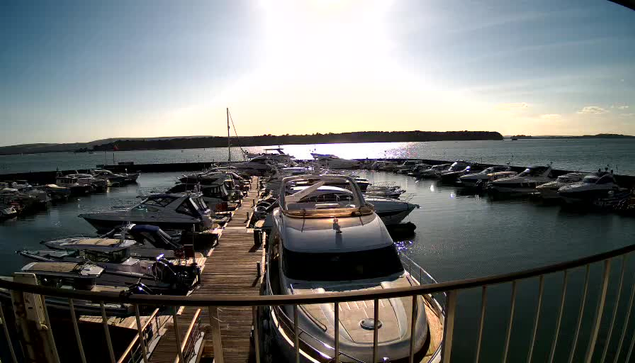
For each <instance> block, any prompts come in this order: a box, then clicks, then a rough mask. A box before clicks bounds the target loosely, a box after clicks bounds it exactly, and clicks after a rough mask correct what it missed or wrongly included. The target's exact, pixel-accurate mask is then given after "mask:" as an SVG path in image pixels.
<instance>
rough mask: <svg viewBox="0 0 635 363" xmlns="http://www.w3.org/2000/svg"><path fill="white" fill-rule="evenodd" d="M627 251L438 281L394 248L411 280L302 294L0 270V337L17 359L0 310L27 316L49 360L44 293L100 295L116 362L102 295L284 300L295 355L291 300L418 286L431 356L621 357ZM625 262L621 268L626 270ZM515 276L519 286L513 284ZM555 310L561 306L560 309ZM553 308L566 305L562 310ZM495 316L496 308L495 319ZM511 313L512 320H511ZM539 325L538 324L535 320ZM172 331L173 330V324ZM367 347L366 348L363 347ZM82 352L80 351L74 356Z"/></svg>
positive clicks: (625, 344) (368, 295) (214, 307)
mask: <svg viewBox="0 0 635 363" xmlns="http://www.w3.org/2000/svg"><path fill="white" fill-rule="evenodd" d="M634 251H635V245H630V246H626V247H622V248H618V249H615V250H612V251H609V252H604V253H600V254H596V255H593V256H589V257H583V258H578V259H575V260H571V261H567V262H560V263H555V264H550V265H548V266H543V267H538V268H531V269H526V270H522V271H517V272H512V273H505V274H499V275H495V276H489V277H480V278H470V279H463V280H456V281H447V282H436V281H434V279H433V278H432V277H431V276H429V275H428V274H427V273H425V271H421V269H420V268H419V267H418V266H417V265H416V264H415V263H414V262H412V261H411V259H409V258H404V257H406V256H402V260H403V261H405V262H406V263H405V268H406V270H407V271H409V272H410V273H411V274H412V275H413V276H414V277H415V278H418V279H419V281H420V282H421V284H419V285H416V286H411V287H403V288H390V289H377V290H362V291H348V292H339V293H331V292H328V293H320V294H308V295H304V294H302V295H262V296H256V297H254V296H247V295H245V296H242V295H241V296H235V295H231V296H230V295H213V296H197V295H196V294H194V295H191V296H187V297H183V296H165V295H163V296H152V295H134V294H133V295H121V294H117V293H106V292H103V293H95V292H90V291H80V290H70V289H58V288H54V287H50V286H41V285H34V284H28V283H21V282H15V281H11V280H4V279H0V289H2V290H4V293H3V295H4V296H7V294H6V292H7V290H8V291H9V292H10V293H11V294H9V295H10V296H11V299H12V303H8V302H7V301H8V300H7V299H6V298H5V300H3V301H2V304H1V305H0V319H1V321H2V325H3V328H2V330H3V331H4V338H5V341H6V342H8V346H9V347H11V349H10V353H11V356H12V359H13V361H15V362H17V361H18V359H17V356H18V355H20V357H21V358H22V356H23V355H24V356H25V357H24V358H26V360H29V359H30V360H34V359H33V357H32V356H29V354H30V355H33V354H36V353H37V352H38V351H35V350H33V349H30V348H33V347H32V346H27V349H23V351H24V352H25V353H22V350H20V349H19V347H20V346H21V344H19V343H18V342H16V337H17V336H18V333H17V331H19V330H18V329H14V328H15V327H13V326H10V325H8V324H7V323H6V322H7V320H6V319H5V317H6V316H7V313H8V314H14V316H15V319H16V320H17V321H18V322H21V323H24V322H25V321H27V323H28V324H27V323H24V324H23V325H21V326H27V325H28V326H40V327H41V328H42V329H36V330H34V331H37V334H40V335H39V336H41V337H48V339H49V341H50V342H52V344H50V346H52V347H55V349H49V350H47V351H46V352H45V353H42V354H45V355H46V358H47V359H44V360H42V359H40V360H41V361H47V362H59V361H60V360H59V355H58V350H57V345H56V344H55V340H54V336H53V332H54V331H56V329H60V328H59V327H56V326H55V325H54V324H53V325H51V322H50V320H49V318H48V309H49V308H48V307H47V300H48V297H56V298H57V300H59V299H60V298H62V299H63V298H65V299H68V301H69V307H70V310H71V311H73V309H74V308H73V306H74V305H73V304H72V302H73V301H75V302H79V301H87V300H88V301H93V302H96V303H100V304H101V306H102V319H103V322H104V324H103V325H104V331H105V333H106V334H105V339H104V341H103V342H102V343H103V344H104V346H105V347H107V348H108V351H109V352H110V356H111V357H112V362H116V359H115V355H114V353H113V346H112V341H111V339H110V332H109V329H108V324H107V321H108V317H107V315H106V309H105V308H104V303H117V304H129V305H130V306H132V307H133V308H134V310H135V311H138V309H139V307H141V306H143V307H147V306H156V307H162V308H166V307H167V308H172V309H173V311H175V310H176V309H178V307H181V306H190V307H198V308H207V309H209V310H210V311H218V310H219V308H224V307H245V308H247V307H251V309H252V310H255V309H257V307H276V306H282V305H287V306H293V307H294V308H293V309H294V311H295V312H294V314H293V315H294V316H293V317H291V319H290V320H288V321H289V322H293V323H292V328H291V331H292V332H293V333H292V334H291V336H290V337H289V339H290V340H291V341H292V344H290V349H292V350H295V354H296V357H298V358H299V357H300V349H301V348H302V345H301V344H300V329H299V323H298V316H297V315H298V314H297V312H298V310H299V308H300V305H311V304H333V306H334V308H335V309H334V310H333V311H334V312H335V317H334V321H336V322H339V321H340V320H339V309H338V306H340V305H341V304H344V303H349V302H354V301H360V302H361V301H372V302H373V304H374V306H379V305H378V304H379V301H380V300H383V299H392V298H405V297H411V298H412V299H413V301H416V300H417V299H418V298H419V297H420V296H423V295H429V294H433V295H434V294H437V295H438V294H443V293H445V294H446V299H445V301H444V302H443V304H442V305H443V309H444V311H445V314H444V318H443V319H444V320H443V322H442V325H443V331H442V334H443V338H442V348H441V349H442V353H441V358H442V359H443V361H450V360H451V359H452V357H453V354H454V355H457V354H458V356H459V357H460V358H457V359H459V360H461V361H463V360H465V359H466V358H465V355H466V354H467V353H466V352H465V350H466V349H465V348H466V344H469V349H467V350H471V349H473V351H474V355H472V356H470V357H469V358H468V360H473V361H475V362H478V361H479V360H491V355H490V356H489V357H488V356H487V354H482V350H485V349H486V350H488V351H489V350H491V349H493V348H492V347H493V346H495V347H496V348H497V349H498V348H500V351H501V352H502V354H501V355H497V357H498V358H500V357H501V356H502V360H503V361H518V360H523V361H528V362H531V361H532V358H533V360H534V361H538V360H540V361H543V360H542V359H541V358H544V361H554V357H556V356H557V357H560V358H562V357H563V356H564V355H566V356H568V357H569V359H568V360H567V359H566V357H564V358H565V359H557V360H558V361H561V360H563V361H568V362H573V361H576V362H577V361H582V362H592V361H607V360H610V361H615V362H628V361H630V360H631V356H632V352H633V348H634V346H635V334H634V333H635V323H633V321H632V320H633V319H632V316H631V315H632V309H633V301H634V298H635V288H634V287H635V284H634V281H635V278H634V277H633V276H635V274H634V273H633V270H635V262H634V259H633V258H632V254H633V252H634ZM627 270H628V277H626V276H627V274H626V272H627ZM554 281H555V282H556V285H555V286H554V285H553V284H552V283H553V282H554ZM500 286H504V287H505V288H506V289H507V290H506V291H508V292H507V293H504V294H503V295H502V296H503V298H504V300H507V299H509V300H507V301H509V304H508V305H506V306H503V305H505V304H500V300H498V301H497V303H496V309H490V310H489V311H488V309H487V307H488V304H487V299H488V296H492V295H493V296H497V297H499V298H500V296H501V295H500V293H501V290H500V289H499V287H500ZM519 286H521V287H522V288H519ZM577 286H579V287H581V288H580V289H579V290H580V291H581V294H580V295H579V297H577V298H576V299H574V301H571V295H572V293H573V292H577V290H578V289H577V288H576V287H577ZM609 286H610V288H609ZM474 293H478V296H479V298H478V299H475V300H474V303H473V304H472V306H471V307H473V308H474V309H476V310H477V311H479V312H480V313H479V314H478V318H477V319H476V321H474V320H472V322H473V323H475V324H476V325H477V328H476V329H472V328H473V327H472V326H471V325H469V322H466V320H469V319H456V316H457V302H458V301H461V302H462V304H463V303H465V302H466V301H467V302H470V300H469V299H467V298H468V297H469V296H470V295H471V296H474ZM505 294H509V295H505ZM43 297H47V298H43ZM459 297H461V299H459ZM517 297H518V298H517ZM529 297H531V298H529ZM463 299H465V300H463ZM479 301H480V304H479ZM25 304H33V305H29V306H33V307H34V308H36V309H42V310H43V311H42V313H41V314H39V315H37V314H36V315H37V316H36V318H37V319H36V320H33V317H34V316H33V314H31V313H29V311H28V310H27V309H24V305H25ZM414 305H415V304H413V306H414ZM479 305H480V306H479ZM38 306H39V307H38ZM490 306H491V304H490ZM569 310H571V311H569ZM565 311H566V312H567V313H566V314H565ZM374 314H375V316H374V321H375V325H374V328H373V329H372V330H371V331H372V334H373V344H372V356H373V361H374V362H376V361H377V360H378V359H379V358H380V356H379V355H378V354H379V344H378V329H379V327H378V325H377V322H378V321H379V318H380V316H379V309H374ZM520 315H522V316H523V319H530V320H532V323H529V324H520V323H518V320H517V319H518V316H520ZM563 315H566V317H565V318H564V319H563ZM173 316H174V317H176V314H173ZM210 316H211V315H210ZM501 316H503V318H502V319H501ZM71 317H72V320H73V322H74V324H73V328H74V331H75V340H74V341H73V343H75V342H76V344H73V345H74V346H75V345H76V346H77V347H78V348H77V349H78V350H80V351H81V350H82V349H83V348H82V347H83V345H82V339H83V338H85V337H82V335H81V334H79V328H78V324H77V321H78V320H77V318H76V316H75V314H71ZM618 317H619V319H618ZM29 319H31V320H29ZM175 320H176V319H175ZM175 320H173V322H174V325H175V326H178V324H176V321H175ZM490 320H494V321H490ZM210 321H212V319H210ZM502 321H504V325H502V324H501V322H502ZM515 322H516V324H514V323H515ZM583 323H584V324H583ZM210 324H211V323H210ZM411 324H412V325H413V326H414V320H411ZM490 324H491V325H490ZM199 325H200V323H199V322H195V323H191V324H189V328H188V331H189V335H190V336H191V337H194V338H192V339H186V340H184V341H183V342H181V341H178V349H177V350H176V353H175V355H174V357H173V358H176V357H180V361H185V359H184V357H186V356H187V357H190V356H191V353H190V351H191V346H192V343H189V342H188V341H189V340H193V341H196V340H197V339H198V337H199V336H200V334H198V333H197V329H200V327H199ZM212 325H213V324H212ZM217 325H218V324H217ZM339 325H340V324H335V327H334V340H333V342H332V344H329V346H331V347H333V348H332V349H333V352H334V354H333V356H334V358H333V359H334V360H335V362H338V361H339V360H340V359H339V357H340V353H341V351H340V349H339V341H340V339H339V337H340V334H339ZM486 325H487V326H488V327H489V328H492V327H493V326H495V327H497V328H496V331H500V332H501V333H502V334H501V338H500V339H494V338H491V337H487V344H483V342H484V338H485V335H486V332H488V331H489V332H491V331H492V330H491V329H484V326H486ZM539 326H540V327H541V328H542V329H539ZM545 327H552V328H553V329H552V330H550V332H549V334H540V335H539V334H538V331H539V330H540V331H543V330H544V329H545ZM142 328H143V326H142V325H141V324H140V323H139V320H137V327H136V329H138V332H139V335H140V336H142V332H143V329H142ZM211 330H212V333H211V336H212V337H211V340H212V341H213V343H214V357H215V358H214V359H215V360H216V361H217V362H223V354H224V350H223V345H222V339H223V337H222V332H221V329H220V328H218V327H216V328H214V327H213V326H212V329H211ZM10 331H13V333H12V334H10ZM199 331H200V330H199ZM503 332H504V333H503ZM302 333H304V332H302ZM512 333H513V334H512ZM262 334H263V332H262V331H261V329H260V327H259V324H255V325H254V330H253V335H254V344H253V348H252V349H254V356H255V357H256V362H260V357H261V353H262V346H261V345H262V344H261V342H260V339H259V338H258V337H261V336H262ZM472 334H473V335H472ZM177 335H178V336H179V337H180V335H179V334H177ZM512 335H514V337H516V338H518V337H519V336H524V337H526V338H527V340H524V341H523V343H522V347H521V346H519V345H518V344H511V342H512V339H511V337H512ZM412 336H414V335H412ZM466 338H469V339H466ZM489 338H491V339H489ZM565 338H566V339H565ZM12 339H13V341H12ZM205 339H207V338H205ZM19 340H20V343H22V346H24V344H31V343H30V341H28V340H25V339H19ZM65 340H66V341H69V340H72V338H71V339H65ZM514 340H516V339H514ZM144 341H145V340H143V339H141V340H140V342H144ZM13 343H16V344H13ZM67 343H68V342H67ZM92 343H94V342H92ZM453 343H457V344H459V343H460V345H459V347H458V348H456V350H454V351H453V345H454V344H453ZM410 347H411V348H410V351H411V353H410V357H411V360H410V361H411V362H412V361H413V360H412V359H413V358H414V354H415V352H414V350H413V347H414V342H413V341H411V342H410ZM512 347H513V348H512ZM557 348H559V349H557ZM369 349H371V348H370V347H369ZM556 352H558V354H556ZM543 355H544V357H543ZM521 356H522V357H521ZM14 357H15V358H14ZM481 357H482V358H481ZM461 358H462V359H461ZM547 358H548V359H547ZM347 359H348V358H347ZM20 360H22V359H20ZM142 360H143V361H144V362H147V356H146V355H142ZM85 361H86V360H85V359H84V360H83V362H85Z"/></svg>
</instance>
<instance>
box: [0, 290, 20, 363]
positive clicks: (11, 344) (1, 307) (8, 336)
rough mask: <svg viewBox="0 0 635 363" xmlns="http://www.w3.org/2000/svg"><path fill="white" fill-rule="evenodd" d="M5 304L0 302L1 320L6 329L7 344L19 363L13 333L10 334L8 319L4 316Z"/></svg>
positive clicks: (3, 327) (14, 360) (12, 357)
mask: <svg viewBox="0 0 635 363" xmlns="http://www.w3.org/2000/svg"><path fill="white" fill-rule="evenodd" d="M2 305H3V304H2V303H0V320H2V330H4V337H5V338H6V339H7V345H8V346H9V353H11V359H12V361H13V363H18V358H17V357H16V355H15V350H14V349H13V342H12V341H11V335H10V334H9V327H8V326H7V319H6V318H5V317H4V308H3V306H2Z"/></svg>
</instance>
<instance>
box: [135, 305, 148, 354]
mask: <svg viewBox="0 0 635 363" xmlns="http://www.w3.org/2000/svg"><path fill="white" fill-rule="evenodd" d="M134 311H135V320H136V321H137V333H138V334H139V344H141V350H142V352H143V362H144V363H148V348H147V347H146V340H145V338H144V333H143V331H142V327H141V316H140V314H139V305H137V304H135V306H134Z"/></svg>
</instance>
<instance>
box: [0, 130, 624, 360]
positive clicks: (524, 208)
mask: <svg viewBox="0 0 635 363" xmlns="http://www.w3.org/2000/svg"><path fill="white" fill-rule="evenodd" d="M532 142H533V141H532ZM502 144H504V143H502ZM519 145H522V143H520V142H519ZM360 147H361V146H360ZM290 149H292V148H291V147H290ZM178 175H179V174H178V173H160V174H144V175H142V176H141V177H140V179H139V184H138V185H132V186H128V187H125V188H113V189H111V190H110V191H109V192H108V193H104V194H95V195H91V196H87V197H82V198H78V199H75V200H73V201H72V202H70V203H67V204H63V205H59V206H55V207H54V208H51V209H50V210H48V211H45V212H41V213H40V214H37V215H34V216H31V217H27V218H23V219H19V220H16V221H8V222H4V223H0V274H9V273H11V272H12V271H14V270H16V269H18V268H20V267H21V266H22V264H21V261H20V260H19V259H18V258H17V257H16V255H15V254H14V251H15V250H17V249H20V248H39V247H40V245H39V243H40V241H42V240H44V239H51V238H56V237H61V236H67V235H72V234H78V233H79V234H90V233H92V232H93V230H92V228H91V227H90V225H89V224H88V223H86V222H85V221H84V220H82V219H79V218H78V217H77V215H78V214H80V213H82V212H87V211H93V210H103V209H109V208H111V207H113V206H120V205H130V204H132V203H134V202H136V201H137V200H138V198H137V196H138V195H141V194H144V193H149V192H152V191H160V190H164V189H165V188H167V187H169V186H171V185H173V184H174V182H175V180H176V177H177V176H178ZM362 175H363V176H366V177H368V178H369V180H370V181H371V182H381V181H392V182H396V183H398V184H400V185H401V186H402V187H404V188H405V189H406V190H407V192H408V193H414V197H413V199H412V202H414V203H417V204H419V205H420V206H421V208H420V209H416V210H414V211H413V212H412V214H411V215H410V217H409V220H410V221H412V222H413V223H415V224H416V225H417V231H416V235H415V236H413V237H412V238H410V239H409V240H407V241H403V242H402V243H403V244H404V245H405V246H406V248H407V250H408V253H409V254H410V255H411V256H412V257H413V258H414V259H415V260H416V261H417V262H418V263H419V264H421V265H422V266H423V267H424V268H425V269H426V270H427V271H429V272H430V273H431V274H432V275H433V276H434V277H435V278H437V279H438V280H439V281H448V280H453V279H462V278H471V277H478V276H487V275H492V274H499V273H505V272H512V271H518V270H521V269H526V268H531V267H537V266H542V265H545V264H550V263H554V262H558V261H563V260H570V259H573V258H577V257H582V256H586V255H589V254H594V253H599V252H602V251H608V250H611V249H615V248H618V247H620V246H625V245H628V244H631V243H633V241H635V220H634V219H632V218H627V217H621V216H618V215H614V214H597V213H578V212H572V211H567V210H565V209H562V208H560V207H558V206H547V205H542V204H539V203H535V202H531V201H528V200H511V201H493V200H490V199H489V198H487V197H482V196H475V195H461V193H460V192H459V190H457V189H456V188H453V187H444V186H439V185H437V184H436V182H433V181H421V182H416V181H415V180H414V179H412V178H409V177H406V176H402V175H395V174H388V173H383V172H362ZM221 243H222V241H221ZM620 266H621V265H620V261H616V263H615V264H614V267H613V275H612V278H611V287H610V290H609V292H610V296H614V295H615V292H616V284H617V283H616V281H617V279H618V276H617V275H618V273H619V268H620ZM600 270H601V269H600V267H599V266H596V267H594V268H593V269H592V274H591V276H592V280H591V284H590V295H589V300H588V302H587V310H586V312H585V319H583V321H584V324H583V328H582V329H583V333H584V332H586V333H588V330H589V327H590V321H591V318H592V316H593V313H594V310H593V309H595V306H596V305H595V303H596V300H597V290H598V288H599V285H600V281H599V276H600V272H601V271H600ZM583 275H584V271H583V270H576V271H571V273H570V276H569V285H568V290H567V295H566V303H565V307H566V310H565V311H566V312H565V314H564V316H563V323H562V324H563V325H562V329H561V335H560V339H559V343H558V349H557V350H556V359H555V361H562V360H565V361H566V359H567V358H568V353H569V350H570V344H571V340H572V336H573V331H574V329H575V324H576V321H577V313H578V309H579V308H578V306H579V303H580V295H581V291H582V278H583ZM631 276H632V275H631V270H630V269H629V273H628V274H627V283H628V284H627V285H626V286H629V288H628V289H626V290H625V292H624V293H623V296H622V299H621V301H622V308H621V309H622V310H620V315H619V316H620V317H622V319H618V322H617V323H616V328H617V329H621V327H622V326H623V316H624V311H623V310H624V308H623V306H624V305H625V304H626V302H625V300H626V299H627V298H628V294H629V293H630V286H631V283H632V278H631ZM561 286H562V274H557V275H554V276H550V277H548V278H547V279H546V286H545V298H544V301H543V309H542V319H541V324H540V325H539V335H538V342H537V347H536V352H535V353H534V354H535V360H534V361H536V362H542V361H546V360H547V358H548V355H549V351H550V347H551V346H550V343H551V342H552V337H553V334H554V330H555V320H556V316H557V315H556V314H557V307H558V306H559V303H560V296H561V295H560V294H561ZM536 291H537V282H536V280H530V281H523V282H521V283H519V290H518V297H517V305H516V313H515V319H514V327H515V328H514V334H512V340H511V347H512V349H511V353H510V354H511V355H510V357H509V361H512V362H513V361H520V360H523V361H524V360H525V359H526V358H525V356H526V354H527V349H528V348H527V344H528V341H529V339H530V333H531V327H532V326H533V325H532V324H533V316H534V313H535V309H536ZM459 297H460V300H459V305H458V306H459V310H458V313H457V321H458V322H460V323H458V326H457V334H459V335H458V337H459V339H455V340H454V347H455V349H454V358H456V361H464V360H472V355H473V354H474V349H473V345H474V344H475V341H476V333H477V327H478V317H479V309H480V295H479V294H478V291H468V292H464V293H461V294H460V295H459ZM509 302H510V286H509V285H506V286H500V287H492V288H491V289H490V291H489V296H488V305H487V307H488V318H487V319H488V320H487V324H486V325H485V338H484V341H483V351H482V354H483V357H484V358H489V359H488V360H492V359H493V360H499V359H501V357H502V350H501V348H500V347H501V346H502V345H503V342H504V339H505V334H504V332H505V329H506V326H507V325H506V324H507V321H508V317H509V311H510V303H509ZM613 306H614V301H613V300H611V299H609V301H608V303H607V308H606V312H605V314H606V315H605V317H606V318H605V319H604V325H605V328H606V324H608V321H609V318H608V316H610V312H612V309H613ZM619 331H621V330H616V333H614V334H615V335H616V336H619V334H618V333H617V332H619ZM616 336H614V337H613V338H612V345H611V349H610V351H609V355H611V354H613V353H612V352H613V350H615V349H616V345H617V342H616V341H617V339H618V338H617V337H616ZM605 338H606V329H605V330H602V332H601V334H600V342H603V339H605ZM628 338H630V334H629V335H628ZM587 340H588V334H587V335H585V334H583V335H582V337H581V341H580V343H579V344H580V347H581V348H579V350H578V356H576V361H579V360H580V359H581V358H582V354H584V349H585V348H586V345H585V342H586V341H587ZM629 342H630V340H627V343H629ZM598 346H599V348H598V349H599V350H600V354H601V349H602V348H603V343H602V344H600V345H598ZM621 359H622V360H623V359H624V357H622V358H621Z"/></svg>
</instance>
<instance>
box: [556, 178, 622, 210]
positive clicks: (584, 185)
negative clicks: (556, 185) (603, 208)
mask: <svg viewBox="0 0 635 363" xmlns="http://www.w3.org/2000/svg"><path fill="white" fill-rule="evenodd" d="M625 191H626V189H624V188H620V187H619V186H618V185H617V183H616V182H615V178H614V176H613V173H612V172H610V173H609V172H599V173H594V174H589V175H587V176H585V177H584V178H583V179H582V181H581V182H577V183H572V184H569V185H565V186H563V187H561V188H560V189H558V194H559V195H560V197H562V199H564V200H565V202H567V203H584V202H593V201H594V200H596V199H600V198H606V197H609V196H612V195H613V194H615V193H623V192H625Z"/></svg>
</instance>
